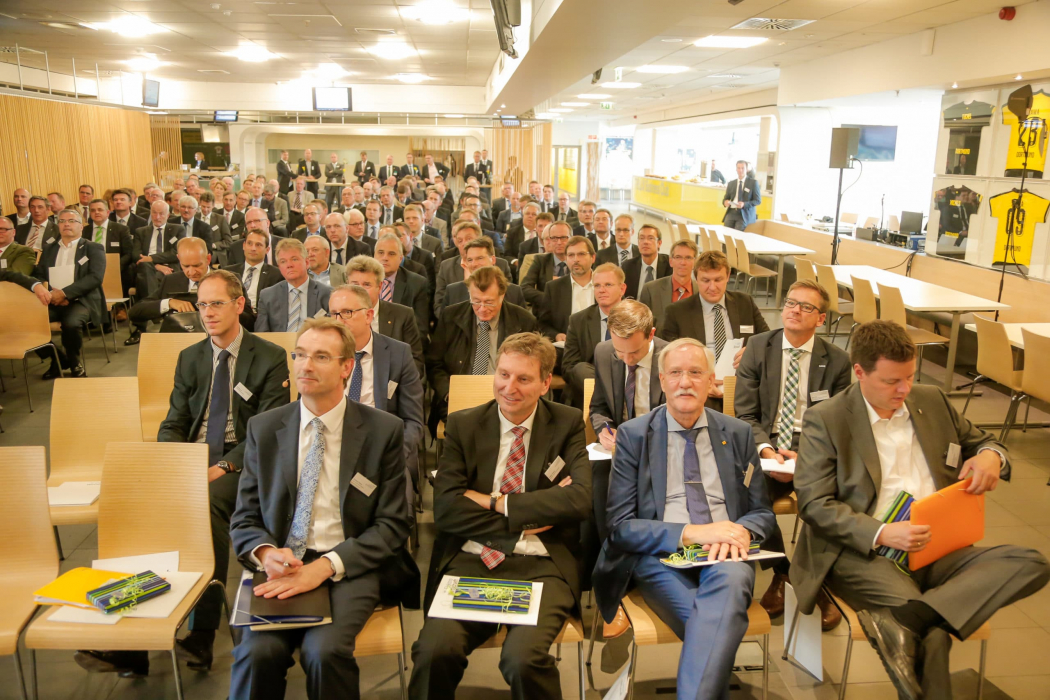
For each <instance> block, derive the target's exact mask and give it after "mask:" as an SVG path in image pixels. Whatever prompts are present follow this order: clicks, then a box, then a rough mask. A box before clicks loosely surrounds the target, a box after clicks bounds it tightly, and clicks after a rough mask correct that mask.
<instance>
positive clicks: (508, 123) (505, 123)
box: [500, 118, 521, 126]
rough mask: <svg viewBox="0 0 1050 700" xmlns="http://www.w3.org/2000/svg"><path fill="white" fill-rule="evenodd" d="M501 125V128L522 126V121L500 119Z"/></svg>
mask: <svg viewBox="0 0 1050 700" xmlns="http://www.w3.org/2000/svg"><path fill="white" fill-rule="evenodd" d="M500 125H501V126H521V120H520V119H507V118H502V119H500Z"/></svg>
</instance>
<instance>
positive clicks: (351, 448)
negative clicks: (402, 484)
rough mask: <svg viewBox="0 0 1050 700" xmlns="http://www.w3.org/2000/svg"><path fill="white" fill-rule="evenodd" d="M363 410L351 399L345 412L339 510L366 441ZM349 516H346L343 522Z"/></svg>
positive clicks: (340, 457)
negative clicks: (363, 428) (362, 419)
mask: <svg viewBox="0 0 1050 700" xmlns="http://www.w3.org/2000/svg"><path fill="white" fill-rule="evenodd" d="M361 426H362V421H361V411H360V410H358V407H357V404H355V403H354V402H353V401H350V400H349V399H348V400H347V402H346V412H345V413H344V414H343V446H342V449H341V450H340V452H339V512H340V513H342V512H343V504H344V503H346V494H347V491H349V490H350V480H351V479H353V478H354V474H355V473H356V472H357V458H358V456H359V455H360V454H361V447H362V446H363V445H364V442H365V437H366V436H365V433H364V431H363V430H362V429H361ZM346 520H347V518H346V517H345V516H344V518H343V522H344V523H345V522H346Z"/></svg>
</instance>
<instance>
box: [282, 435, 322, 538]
mask: <svg viewBox="0 0 1050 700" xmlns="http://www.w3.org/2000/svg"><path fill="white" fill-rule="evenodd" d="M310 425H312V426H313V429H314V441H313V443H311V444H310V451H309V452H307V453H306V460H305V461H304V462H303V471H302V473H301V474H300V475H299V488H298V490H297V492H296V494H295V515H294V516H293V517H292V527H291V528H290V529H289V530H288V540H287V541H286V542H285V545H284V546H285V547H288V548H289V549H291V550H292V554H294V555H295V558H296V559H302V558H303V555H304V554H306V536H307V535H308V534H310V521H311V520H313V510H314V494H315V493H317V480H318V477H320V475H321V467H322V466H324V443H325V441H324V423H323V422H322V421H321V419H320V418H314V419H313V420H312V421H310Z"/></svg>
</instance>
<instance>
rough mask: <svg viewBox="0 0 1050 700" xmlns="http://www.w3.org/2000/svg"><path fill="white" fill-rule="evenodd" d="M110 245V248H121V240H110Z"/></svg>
mask: <svg viewBox="0 0 1050 700" xmlns="http://www.w3.org/2000/svg"><path fill="white" fill-rule="evenodd" d="M109 247H110V248H119V247H120V241H110V242H109Z"/></svg>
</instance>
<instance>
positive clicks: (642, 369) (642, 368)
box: [623, 340, 653, 420]
mask: <svg viewBox="0 0 1050 700" xmlns="http://www.w3.org/2000/svg"><path fill="white" fill-rule="evenodd" d="M635 366H636V367H637V369H636V370H634V416H635V418H637V417H638V416H644V415H645V414H646V413H648V412H649V384H650V382H652V378H653V341H651V340H650V341H649V352H647V353H646V354H645V357H643V358H642V359H640V360H638V364H637V365H635ZM623 386H624V397H625V398H626V396H627V393H626V389H627V366H626V365H624V370H623ZM623 419H624V420H627V404H624V407H623Z"/></svg>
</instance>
